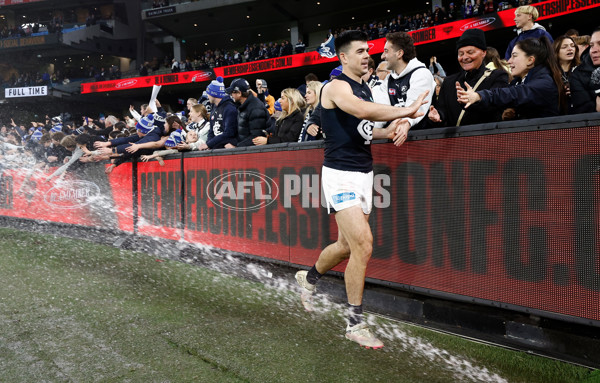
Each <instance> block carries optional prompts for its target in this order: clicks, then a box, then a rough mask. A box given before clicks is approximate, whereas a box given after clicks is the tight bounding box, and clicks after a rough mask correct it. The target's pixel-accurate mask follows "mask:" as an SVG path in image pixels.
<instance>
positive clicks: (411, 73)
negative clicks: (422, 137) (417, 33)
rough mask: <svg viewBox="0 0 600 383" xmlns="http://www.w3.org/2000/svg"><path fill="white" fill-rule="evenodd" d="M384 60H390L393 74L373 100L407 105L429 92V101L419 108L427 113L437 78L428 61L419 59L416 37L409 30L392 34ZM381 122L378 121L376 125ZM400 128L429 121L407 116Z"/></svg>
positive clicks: (421, 124)
mask: <svg viewBox="0 0 600 383" xmlns="http://www.w3.org/2000/svg"><path fill="white" fill-rule="evenodd" d="M385 38H386V42H385V46H384V48H383V54H382V55H381V59H382V60H385V61H386V62H387V67H388V69H390V70H391V71H392V73H391V74H390V75H389V76H387V78H386V79H385V80H384V81H383V82H382V84H381V85H380V88H381V89H380V90H379V91H376V92H373V97H374V98H373V100H374V101H375V102H377V103H380V104H387V105H393V106H398V107H405V106H406V105H410V104H412V103H413V102H414V101H415V100H416V99H417V98H418V97H419V95H421V94H422V93H423V92H425V91H429V94H428V95H427V97H426V100H427V102H426V103H425V104H423V105H421V107H420V108H419V110H420V111H421V112H422V113H423V115H425V114H426V113H427V111H428V110H429V106H430V105H431V100H432V98H433V95H434V92H435V81H433V76H432V75H431V72H430V71H429V70H428V69H427V67H426V66H425V64H423V63H422V62H421V61H419V60H418V59H417V51H416V49H415V46H414V42H413V39H412V37H410V35H409V34H408V33H406V32H396V33H388V34H387V36H386V37H385ZM378 124H381V123H377V124H376V126H377V125H378ZM398 126H399V128H400V129H403V130H404V131H405V132H408V130H409V129H411V128H413V129H422V128H425V126H426V120H425V119H424V118H423V116H421V117H417V118H407V119H405V120H403V121H402V122H401V123H400V124H398Z"/></svg>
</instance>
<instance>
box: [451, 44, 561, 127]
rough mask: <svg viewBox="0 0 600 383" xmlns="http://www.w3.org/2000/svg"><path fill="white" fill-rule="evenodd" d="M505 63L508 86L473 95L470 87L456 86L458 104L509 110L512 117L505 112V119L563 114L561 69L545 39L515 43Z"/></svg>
mask: <svg viewBox="0 0 600 383" xmlns="http://www.w3.org/2000/svg"><path fill="white" fill-rule="evenodd" d="M508 63H509V65H510V67H511V71H512V74H513V76H514V77H515V80H513V82H512V83H511V86H509V87H507V88H494V89H486V90H480V91H477V92H475V91H474V90H473V88H472V87H471V86H470V85H469V84H466V86H467V89H466V90H465V89H463V88H462V87H461V86H460V85H457V86H456V88H457V95H458V99H459V102H461V103H462V104H464V105H465V108H468V107H470V106H471V105H472V104H475V103H477V102H480V103H481V105H482V106H483V107H485V108H489V107H490V106H492V105H497V106H499V107H502V108H512V112H511V113H507V112H506V111H505V112H504V114H503V118H504V119H513V118H520V119H524V118H540V117H550V116H557V115H559V114H560V113H561V111H562V110H564V107H565V106H566V99H565V96H564V90H563V86H562V80H561V77H560V69H559V67H558V62H557V60H556V57H554V50H553V49H552V46H551V45H550V41H549V40H548V39H547V38H546V37H545V36H542V37H541V38H539V39H525V40H520V41H518V42H517V43H516V44H515V47H514V48H513V54H512V57H511V58H510V60H509V61H508Z"/></svg>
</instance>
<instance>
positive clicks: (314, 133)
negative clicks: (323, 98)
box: [298, 81, 323, 142]
mask: <svg viewBox="0 0 600 383" xmlns="http://www.w3.org/2000/svg"><path fill="white" fill-rule="evenodd" d="M322 87H323V84H322V83H321V82H319V81H310V82H309V83H308V84H306V95H305V96H304V99H305V100H306V104H307V105H308V106H307V108H306V110H305V111H304V124H303V125H302V130H301V131H300V136H299V137H298V142H303V141H314V140H320V139H322V138H323V134H322V133H321V128H320V127H319V126H318V125H317V124H313V123H311V118H310V117H311V116H312V115H313V114H314V113H315V110H317V108H318V110H319V111H320V110H321V108H320V107H319V106H318V105H319V97H320V95H321V88H322Z"/></svg>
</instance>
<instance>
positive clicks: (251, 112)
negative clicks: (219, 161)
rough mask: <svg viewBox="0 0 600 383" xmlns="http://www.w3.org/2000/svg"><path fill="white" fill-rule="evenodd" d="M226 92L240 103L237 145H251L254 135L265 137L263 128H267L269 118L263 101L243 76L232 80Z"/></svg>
mask: <svg viewBox="0 0 600 383" xmlns="http://www.w3.org/2000/svg"><path fill="white" fill-rule="evenodd" d="M258 81H260V80H257V82H258ZM227 92H231V98H232V99H233V100H234V101H235V102H236V103H238V104H240V106H239V107H238V114H237V126H238V131H237V135H238V144H237V146H253V145H254V144H253V140H254V139H255V138H256V137H263V138H264V137H265V133H264V130H265V129H267V121H268V120H269V112H268V111H267V108H266V107H265V103H264V101H261V100H259V99H258V98H257V97H255V96H254V94H253V93H252V92H251V91H250V84H249V83H248V81H246V80H245V79H243V78H238V79H235V80H233V81H232V82H231V86H230V87H229V88H227Z"/></svg>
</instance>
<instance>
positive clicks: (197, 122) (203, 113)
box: [186, 104, 210, 143]
mask: <svg viewBox="0 0 600 383" xmlns="http://www.w3.org/2000/svg"><path fill="white" fill-rule="evenodd" d="M209 118H210V117H209V116H208V111H207V110H206V107H205V106H204V105H202V104H195V105H192V106H191V107H190V118H189V121H190V123H189V124H188V125H187V126H186V130H187V131H190V130H195V131H197V132H198V141H201V142H203V143H205V142H206V140H207V139H208V131H209V130H210V122H209Z"/></svg>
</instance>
